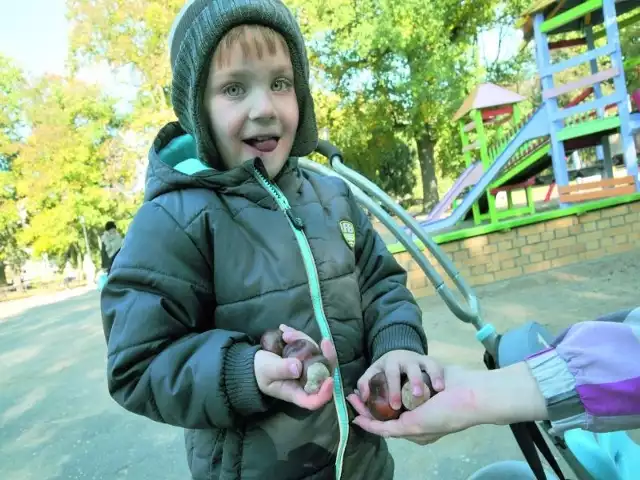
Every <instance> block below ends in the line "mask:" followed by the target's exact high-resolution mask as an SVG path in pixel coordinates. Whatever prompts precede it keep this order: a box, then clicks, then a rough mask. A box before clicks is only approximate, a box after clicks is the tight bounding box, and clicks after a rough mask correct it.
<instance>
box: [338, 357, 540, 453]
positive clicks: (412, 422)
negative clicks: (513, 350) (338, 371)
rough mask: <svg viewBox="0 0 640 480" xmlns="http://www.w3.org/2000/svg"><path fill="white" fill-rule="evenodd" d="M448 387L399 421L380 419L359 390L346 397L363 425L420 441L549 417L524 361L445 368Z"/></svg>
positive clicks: (425, 441)
mask: <svg viewBox="0 0 640 480" xmlns="http://www.w3.org/2000/svg"><path fill="white" fill-rule="evenodd" d="M444 383H445V389H444V390H442V391H441V392H439V393H438V395H435V396H434V397H432V398H430V399H429V400H427V402H426V403H424V404H423V405H421V406H420V407H418V408H416V409H415V410H412V411H408V412H404V413H403V414H402V415H400V417H399V418H398V419H397V420H390V421H387V422H379V421H376V420H374V419H373V418H372V417H371V414H370V413H369V412H368V411H367V409H366V407H364V405H363V403H362V401H361V400H360V399H359V397H358V396H357V395H355V394H352V395H349V397H348V400H349V402H350V403H351V404H352V405H353V407H354V408H355V409H356V411H357V412H358V414H359V415H358V416H357V417H356V418H355V419H354V420H353V422H354V423H355V424H356V425H359V426H360V427H361V428H363V429H364V430H366V431H368V432H371V433H374V434H377V435H381V436H384V437H400V438H404V439H406V440H409V441H412V442H414V443H417V444H419V445H426V444H428V443H433V442H435V441H437V440H439V439H440V438H442V437H444V436H445V435H448V434H450V433H455V432H459V431H462V430H466V429H467V428H470V427H473V426H476V425H481V424H495V425H509V424H512V423H519V422H525V421H538V420H544V419H546V418H548V412H547V409H546V404H545V400H544V397H543V395H542V393H541V391H540V389H539V387H538V384H537V382H536V380H535V378H534V377H533V375H531V372H530V371H529V367H528V366H527V364H526V363H525V362H519V363H516V364H514V365H511V366H509V367H506V368H501V369H498V370H492V371H488V370H469V369H466V368H462V367H456V366H447V367H445V368H444Z"/></svg>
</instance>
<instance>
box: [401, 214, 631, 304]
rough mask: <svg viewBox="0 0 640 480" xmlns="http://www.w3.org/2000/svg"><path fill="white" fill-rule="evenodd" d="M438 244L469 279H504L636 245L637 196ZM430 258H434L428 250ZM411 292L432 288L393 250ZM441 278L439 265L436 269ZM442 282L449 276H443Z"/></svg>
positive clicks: (422, 293) (413, 264)
mask: <svg viewBox="0 0 640 480" xmlns="http://www.w3.org/2000/svg"><path fill="white" fill-rule="evenodd" d="M440 247H441V248H442V249H443V250H444V251H445V252H446V253H447V254H448V255H449V257H450V258H451V259H452V260H453V262H454V264H455V265H456V267H457V268H458V270H459V271H460V273H461V274H462V276H463V277H464V278H465V280H466V281H467V282H468V283H470V284H471V285H474V286H475V285H483V284H487V283H492V282H496V281H499V280H505V279H508V278H512V277H517V276H520V275H526V274H528V273H533V272H539V271H543V270H549V269H552V268H556V267H561V266H564V265H569V264H571V263H576V262H580V261H583V260H590V259H594V258H598V257H602V256H605V255H610V254H614V253H619V252H625V251H628V250H632V249H633V248H638V247H640V202H634V203H630V204H626V205H619V206H616V207H612V208H608V209H603V210H597V211H593V212H588V213H585V214H583V215H580V216H570V217H563V218H559V219H556V220H551V221H548V222H543V223H536V224H533V225H527V226H524V227H520V228H517V229H513V230H510V231H504V232H496V233H491V234H488V235H482V236H478V237H473V238H469V239H466V240H457V241H453V242H449V243H445V244H441V245H440ZM427 257H428V258H429V260H430V261H431V262H432V264H433V258H432V257H431V255H430V254H428V255H427ZM396 259H397V260H398V262H399V263H400V264H401V265H402V266H403V267H404V268H406V269H407V270H408V272H409V287H410V288H411V290H412V291H413V293H414V294H415V295H416V296H419V297H420V296H425V295H433V294H434V290H433V287H432V286H431V284H430V283H429V281H428V279H427V278H426V277H425V275H424V273H423V272H422V270H421V269H420V267H418V265H417V264H416V262H415V261H414V260H413V258H411V256H410V255H409V254H408V253H406V252H402V253H399V254H396ZM437 270H438V272H439V273H440V275H442V276H443V278H445V279H447V278H446V275H444V274H443V272H442V270H441V269H439V268H438V269H437ZM447 284H451V282H449V281H448V279H447Z"/></svg>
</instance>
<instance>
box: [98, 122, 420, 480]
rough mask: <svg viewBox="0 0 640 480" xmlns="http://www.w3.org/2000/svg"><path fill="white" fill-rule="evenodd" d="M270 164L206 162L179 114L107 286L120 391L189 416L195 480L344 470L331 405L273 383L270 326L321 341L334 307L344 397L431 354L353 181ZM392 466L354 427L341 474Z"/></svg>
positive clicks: (160, 144) (167, 419)
mask: <svg viewBox="0 0 640 480" xmlns="http://www.w3.org/2000/svg"><path fill="white" fill-rule="evenodd" d="M260 172H262V176H264V175H265V172H264V170H263V167H262V166H261V162H259V161H250V162H246V163H245V164H244V165H242V166H240V167H237V168H234V169H232V170H228V171H216V170H212V169H207V168H206V166H204V165H202V164H200V162H199V161H198V160H197V159H196V158H195V150H194V144H193V140H192V138H191V137H190V136H188V135H186V134H185V132H184V131H183V130H181V128H180V127H179V126H178V125H177V124H169V125H167V126H166V127H165V128H164V129H163V130H161V132H160V133H159V135H158V137H157V138H156V140H155V142H154V145H153V148H152V149H151V152H150V158H149V167H148V173H147V181H146V192H145V202H144V203H143V205H142V207H141V208H140V210H139V211H138V212H137V214H136V216H135V218H134V220H133V222H132V224H131V226H130V229H129V230H128V232H127V234H126V237H125V241H124V244H123V246H122V249H121V250H120V252H119V254H118V255H117V256H116V259H115V261H114V264H113V267H112V269H111V274H110V276H109V280H108V283H107V285H106V286H105V288H104V290H103V291H102V297H101V298H102V300H101V305H102V313H103V322H104V330H105V335H106V338H107V345H108V386H109V391H110V393H111V395H112V396H113V398H114V399H115V400H116V401H117V402H118V403H119V404H120V405H122V406H123V407H124V408H126V409H127V410H130V411H132V412H135V413H138V414H141V415H145V416H147V417H149V418H151V419H154V420H157V421H159V422H164V423H167V424H171V425H176V426H180V427H184V428H185V429H186V448H187V457H188V463H189V466H190V469H191V473H192V476H193V478H195V479H199V480H205V479H218V478H224V479H240V478H241V479H243V480H250V479H261V480H262V479H276V478H277V479H279V480H287V479H291V480H293V479H332V478H334V477H335V474H334V463H335V461H336V450H337V447H338V437H339V436H338V423H337V415H336V409H335V406H334V405H333V404H332V403H328V404H327V405H326V406H324V407H323V408H321V409H319V410H317V411H307V410H304V409H301V408H299V407H297V406H295V405H293V404H289V403H286V402H282V401H279V400H274V399H271V398H269V397H266V396H264V395H263V394H262V393H261V392H260V390H259V389H258V386H257V384H256V380H255V374H254V366H253V361H254V355H255V352H256V351H257V350H258V348H259V346H258V343H259V338H260V336H261V335H262V333H263V332H264V331H265V330H267V329H272V328H277V327H278V325H279V324H281V323H285V324H288V325H290V326H291V327H293V328H296V329H299V330H302V331H304V332H305V333H307V334H308V335H310V336H311V337H312V338H314V339H315V340H317V341H319V340H320V338H321V335H320V330H319V327H318V323H317V322H316V316H319V315H320V316H324V317H326V319H327V321H328V325H329V327H330V330H331V334H332V337H333V341H334V344H335V347H336V350H337V353H338V358H339V366H340V371H341V375H342V380H343V383H344V386H345V390H346V394H348V393H350V392H351V391H353V389H355V387H356V382H357V380H358V379H359V378H360V376H361V375H362V374H363V373H364V372H365V370H366V368H367V367H368V366H369V365H370V364H371V363H372V362H373V361H375V360H376V359H378V358H379V357H380V356H382V355H383V354H385V353H387V352H389V351H391V350H395V349H406V350H411V351H415V352H418V353H421V354H423V353H426V351H427V345H426V338H425V335H424V332H423V330H422V315H421V311H420V309H419V307H418V306H417V304H416V302H415V300H414V298H413V297H412V295H411V293H410V292H409V290H408V289H407V288H406V272H405V270H403V269H402V268H401V267H400V266H399V265H398V263H397V262H396V261H395V259H394V257H393V256H392V255H391V254H390V253H389V251H388V250H387V248H386V246H385V244H384V243H383V242H382V240H381V239H380V237H379V236H378V235H377V234H376V232H375V231H374V229H373V228H372V225H371V223H370V222H369V220H368V219H367V217H366V215H365V214H364V213H363V211H362V210H361V209H360V208H359V207H358V206H357V205H356V202H355V201H354V198H353V197H352V195H351V193H350V190H349V188H348V187H347V186H346V184H345V183H344V182H343V181H342V180H341V179H337V178H330V177H324V176H321V175H318V174H314V173H311V172H307V171H303V170H302V169H300V168H299V167H298V166H297V161H296V159H290V160H289V161H288V162H287V164H286V165H285V167H284V168H283V170H282V171H281V173H280V174H279V175H278V176H277V177H276V178H275V179H274V182H267V183H266V184H264V183H263V179H261V178H260ZM265 185H266V187H265ZM278 191H281V192H282V193H283V195H284V196H285V197H286V199H283V198H282V197H279V196H278V195H277V192H278ZM274 195H276V197H277V201H276V197H274ZM278 202H279V203H278ZM287 202H288V203H289V204H290V209H286V208H285V210H283V209H282V208H284V207H286V203H287ZM279 204H280V206H279ZM301 235H302V236H301ZM305 242H306V247H304V244H305ZM301 245H302V246H301ZM306 268H307V269H309V270H308V271H307V270H306ZM392 477H393V461H392V459H391V456H390V455H389V453H388V450H387V447H386V443H385V441H384V439H382V438H380V437H377V436H373V435H370V434H368V433H366V432H364V431H363V430H361V429H359V428H357V427H356V426H355V425H351V426H350V436H349V442H348V444H347V451H346V454H345V459H344V470H343V476H342V478H344V479H349V480H358V479H362V480H364V479H372V478H375V479H391V478H392Z"/></svg>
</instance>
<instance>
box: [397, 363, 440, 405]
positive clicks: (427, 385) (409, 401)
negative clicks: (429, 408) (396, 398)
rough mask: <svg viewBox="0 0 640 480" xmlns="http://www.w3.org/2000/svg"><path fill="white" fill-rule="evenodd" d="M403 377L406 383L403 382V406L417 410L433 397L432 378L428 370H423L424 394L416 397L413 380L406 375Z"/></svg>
mask: <svg viewBox="0 0 640 480" xmlns="http://www.w3.org/2000/svg"><path fill="white" fill-rule="evenodd" d="M403 377H404V378H403V381H404V383H403V384H402V406H403V407H404V408H405V409H407V410H415V409H416V408H418V407H419V406H420V405H422V404H423V403H424V402H426V401H427V400H429V399H430V398H431V392H432V391H433V386H432V385H431V378H430V377H429V375H428V374H427V373H426V372H422V382H423V383H424V385H423V390H422V396H421V397H414V396H413V392H412V387H411V382H410V381H409V379H408V378H407V377H406V376H403Z"/></svg>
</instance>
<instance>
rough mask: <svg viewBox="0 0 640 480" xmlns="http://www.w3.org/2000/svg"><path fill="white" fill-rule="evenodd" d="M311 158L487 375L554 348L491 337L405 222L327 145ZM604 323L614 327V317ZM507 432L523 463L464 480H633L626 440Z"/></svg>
mask: <svg viewBox="0 0 640 480" xmlns="http://www.w3.org/2000/svg"><path fill="white" fill-rule="evenodd" d="M317 152H318V153H320V154H321V155H323V156H324V157H326V158H327V159H328V160H329V164H330V166H331V168H329V167H326V166H324V165H321V164H318V163H316V162H313V161H311V160H309V159H306V158H302V159H300V166H301V167H302V168H305V169H308V170H310V171H314V172H316V173H320V174H323V175H334V176H338V177H341V178H342V179H343V180H345V181H346V182H347V184H348V185H349V187H350V188H351V190H352V192H353V194H354V195H355V197H356V199H357V200H358V202H359V203H360V204H361V205H362V206H363V207H364V208H365V209H366V210H367V211H368V212H370V213H371V214H373V215H374V216H375V217H377V218H378V219H379V220H380V221H381V222H382V224H383V225H384V226H385V227H386V228H388V229H389V231H390V232H391V233H393V234H394V236H395V237H396V238H397V239H398V240H399V241H400V243H402V245H404V247H405V248H406V249H407V251H408V252H409V253H410V254H411V256H412V257H413V258H414V260H415V261H416V263H417V264H418V265H419V266H420V268H421V269H422V270H423V272H424V274H425V275H426V276H427V278H428V279H429V281H430V282H431V283H432V285H433V286H434V288H435V290H436V292H437V293H438V295H439V296H440V297H441V298H442V300H443V301H444V302H445V304H446V305H447V307H448V308H449V309H450V310H451V312H452V313H453V314H454V315H455V316H456V317H457V318H459V319H460V320H462V321H463V322H465V323H470V324H471V325H473V326H474V327H475V329H476V339H477V340H478V341H479V342H480V343H482V345H483V346H484V348H485V353H484V359H483V360H484V364H485V365H486V367H487V368H488V369H497V368H503V367H507V366H509V365H512V364H514V363H517V362H520V361H522V360H523V359H524V358H525V357H527V356H529V355H531V354H533V353H536V352H538V351H540V350H542V349H544V348H545V347H546V346H547V345H548V344H550V343H551V342H552V341H553V338H554V337H553V335H551V332H549V331H548V330H546V329H545V328H544V327H543V326H542V325H540V324H539V323H537V322H527V323H525V324H523V325H521V326H519V327H516V328H514V329H512V330H509V331H507V332H504V333H498V332H497V331H496V329H495V327H494V326H493V325H491V324H490V323H485V322H484V320H483V319H482V316H481V313H480V304H479V302H478V298H477V297H476V295H475V293H474V292H473V290H472V289H471V288H470V286H469V285H468V284H467V283H466V282H465V281H464V279H463V278H462V277H461V276H460V273H459V272H458V271H457V269H456V268H455V266H454V265H453V263H452V262H451V260H450V259H449V258H448V257H447V256H446V254H445V253H444V252H443V251H442V250H441V249H440V248H439V246H438V245H437V244H436V243H435V242H434V241H433V240H431V239H430V238H429V237H428V236H427V235H426V234H425V233H424V231H423V230H422V228H421V227H420V225H419V224H418V223H417V222H416V221H415V220H414V219H413V218H412V217H411V215H409V214H408V213H407V212H406V211H405V210H404V209H402V207H400V206H399V205H398V204H397V203H396V202H394V201H393V200H392V199H391V198H390V197H389V196H388V195H387V194H385V193H384V192H383V191H382V190H381V189H380V188H378V187H377V186H376V185H375V184H373V183H372V182H370V181H369V180H367V179H366V178H365V177H363V176H362V175H360V174H359V173H357V172H355V171H353V170H351V169H350V168H348V167H346V166H345V165H344V163H343V160H342V154H341V153H340V151H339V150H338V149H337V148H336V147H335V146H334V145H332V144H331V143H329V142H327V141H324V140H321V141H320V142H319V144H318V148H317ZM380 204H382V206H381V205H380ZM386 211H390V212H393V213H394V214H395V215H396V216H397V217H398V218H399V219H400V220H402V222H403V223H404V224H405V228H408V229H409V230H410V231H411V232H412V233H413V234H414V235H415V236H416V237H417V238H418V239H419V240H420V241H421V242H422V243H423V244H424V245H425V246H426V248H427V249H428V250H429V252H430V253H431V254H432V255H433V257H434V258H435V259H436V261H437V262H438V263H440V265H441V266H442V268H443V271H444V272H446V273H447V275H448V276H449V277H450V279H451V280H452V281H453V283H454V285H455V286H456V287H457V289H458V290H459V292H460V294H462V297H463V298H464V299H465V302H461V301H459V300H458V298H457V297H456V295H455V294H454V292H453V291H452V290H451V289H450V288H449V287H448V286H447V285H446V284H445V282H444V280H443V279H442V277H441V276H440V274H439V273H438V272H437V271H436V270H435V269H434V267H433V266H432V265H431V264H430V263H429V261H428V260H427V257H426V256H425V255H424V254H423V253H422V251H421V250H420V249H419V248H418V247H417V246H416V244H415V243H414V242H413V241H412V239H411V238H410V237H409V236H408V235H407V233H405V228H403V227H401V226H399V225H398V224H397V223H396V221H395V220H394V219H392V218H391V216H390V215H389V214H387V213H386ZM609 320H610V321H615V320H616V318H615V315H613V316H611V317H610V319H609ZM620 320H621V319H620ZM510 428H511V431H512V433H513V435H514V436H515V439H516V441H517V442H518V445H519V447H520V449H521V451H522V453H523V455H524V457H525V459H526V463H525V462H517V461H513V462H499V463H495V464H492V465H489V466H487V467H485V468H483V469H481V470H480V471H478V472H476V473H475V474H474V475H473V476H472V477H470V479H469V480H488V479H493V480H506V479H514V480H515V479H519V480H526V479H535V480H545V479H550V480H565V479H569V478H572V479H577V480H632V478H633V479H635V478H638V475H640V473H638V472H640V445H637V444H636V443H635V442H633V440H631V438H630V437H629V436H628V435H627V433H626V432H622V431H621V432H611V433H591V432H587V431H584V430H582V429H574V430H570V431H568V432H566V433H565V434H564V435H560V436H559V435H556V434H554V433H552V431H551V423H550V422H548V421H544V422H526V423H519V424H513V425H510ZM545 437H546V438H547V440H548V441H550V442H551V444H552V445H553V447H555V449H556V451H557V452H558V453H559V454H560V455H561V456H562V457H563V459H564V460H565V461H566V463H567V465H568V466H569V469H570V470H571V472H570V476H567V475H566V474H565V473H564V472H563V471H562V469H561V468H560V466H559V464H558V462H557V461H556V460H555V458H554V456H553V454H552V453H551V447H549V444H548V443H547V440H545ZM538 452H539V453H541V454H542V455H543V456H544V458H545V459H546V462H547V464H548V466H549V467H550V468H551V471H550V470H549V469H547V468H543V465H542V462H541V460H540V456H539V453H538Z"/></svg>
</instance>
